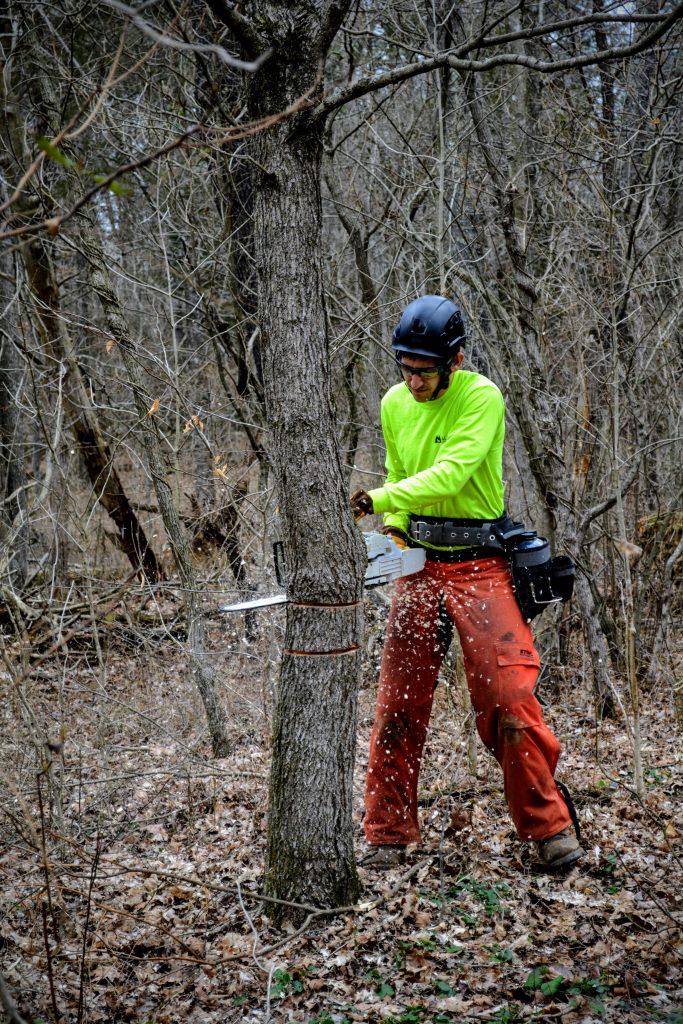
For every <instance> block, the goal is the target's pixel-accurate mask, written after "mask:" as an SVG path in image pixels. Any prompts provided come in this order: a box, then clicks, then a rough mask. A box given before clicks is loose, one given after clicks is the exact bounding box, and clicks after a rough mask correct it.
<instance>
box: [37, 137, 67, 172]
mask: <svg viewBox="0 0 683 1024" xmlns="http://www.w3.org/2000/svg"><path fill="white" fill-rule="evenodd" d="M36 143H37V146H38V149H40V150H42V152H43V153H44V154H45V156H47V157H49V158H50V160H54V161H55V163H57V164H61V165H62V167H73V166H74V161H73V160H72V159H71V158H70V157H68V156H67V155H66V153H62V151H61V149H60V148H59V146H55V145H54V143H52V142H50V140H49V139H47V138H46V137H45V136H44V135H39V136H38V138H37V139H36Z"/></svg>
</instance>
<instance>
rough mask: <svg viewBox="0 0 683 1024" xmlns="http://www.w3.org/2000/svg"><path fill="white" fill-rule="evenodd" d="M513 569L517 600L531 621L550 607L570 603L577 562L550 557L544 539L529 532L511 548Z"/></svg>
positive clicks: (562, 557)
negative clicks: (560, 603)
mask: <svg viewBox="0 0 683 1024" xmlns="http://www.w3.org/2000/svg"><path fill="white" fill-rule="evenodd" d="M509 556H510V570H511V572H512V582H513V586H514V589H515V597H516V598H517V603H518V604H519V607H520V609H521V611H522V615H523V616H524V618H525V619H526V620H527V622H529V621H530V620H531V619H534V618H536V616H537V615H540V614H541V612H542V611H544V610H545V609H546V608H547V607H548V605H551V604H558V603H559V602H563V603H564V602H565V601H568V600H569V598H570V597H571V596H572V591H573V589H574V563H573V562H572V560H571V558H568V557H567V556H566V555H557V556H556V557H555V558H551V557H550V544H549V543H548V541H547V540H546V539H545V537H539V536H537V535H536V534H535V533H533V532H531V531H527V532H526V533H525V534H523V535H522V536H521V537H520V538H519V539H518V540H517V543H516V544H515V545H514V546H513V547H512V548H511V550H510V552H509Z"/></svg>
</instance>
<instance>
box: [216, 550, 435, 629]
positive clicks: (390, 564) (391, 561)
mask: <svg viewBox="0 0 683 1024" xmlns="http://www.w3.org/2000/svg"><path fill="white" fill-rule="evenodd" d="M363 539H364V541H365V546H366V548H367V552H368V567H367V569H366V571H365V586H366V587H382V586H384V584H385V583H393V581H394V580H397V579H399V578H400V577H401V576H411V575H412V574H413V573H415V572H419V571H420V569H422V568H424V564H425V558H426V553H425V550H424V548H400V547H399V546H398V544H394V542H393V540H391V538H390V537H387V536H385V534H383V533H364V534H363ZM273 554H274V560H275V575H276V576H277V581H278V583H282V578H283V573H282V571H281V565H282V562H281V558H282V542H281V541H278V542H277V543H276V544H274V545H273ZM288 600H289V598H288V597H287V595H286V594H274V595H273V596H272V597H257V598H254V599H253V600H251V601H238V602H237V603H236V604H226V605H223V606H222V607H221V608H219V611H221V612H246V611H250V610H251V609H252V608H270V607H272V606H273V605H278V604H287V601H288Z"/></svg>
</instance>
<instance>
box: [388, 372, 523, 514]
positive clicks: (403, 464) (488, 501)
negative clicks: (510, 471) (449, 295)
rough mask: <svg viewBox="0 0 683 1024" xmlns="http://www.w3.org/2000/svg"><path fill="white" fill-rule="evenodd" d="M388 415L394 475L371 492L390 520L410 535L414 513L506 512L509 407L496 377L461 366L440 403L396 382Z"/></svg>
mask: <svg viewBox="0 0 683 1024" xmlns="http://www.w3.org/2000/svg"><path fill="white" fill-rule="evenodd" d="M381 413H382V432H383V434H384V441H385V444H386V470H387V477H386V482H385V484H384V486H383V487H378V488H376V489H374V490H372V491H370V492H369V494H370V497H371V498H372V504H373V507H374V510H375V512H380V513H382V512H383V513H384V514H385V515H384V522H385V525H387V526H397V527H399V528H400V529H402V530H405V531H406V532H408V526H409V523H410V515H411V513H413V514H417V513H421V514H422V515H427V516H440V517H442V518H445V519H451V518H458V519H489V518H497V517H498V516H500V515H502V513H503V500H504V499H503V478H502V472H503V441H504V439H505V407H504V404H503V396H502V395H501V393H500V391H499V390H498V388H497V387H496V385H495V384H494V383H493V382H492V381H490V380H488V379H487V378H486V377H482V376H481V374H478V373H470V372H469V371H467V370H458V371H457V372H456V373H455V374H454V376H453V378H452V380H451V383H450V385H449V387H448V389H447V390H446V391H445V392H444V393H443V394H442V395H440V396H439V397H438V398H437V399H436V400H435V401H433V402H417V401H416V400H415V399H414V398H413V396H412V395H411V393H410V391H409V389H408V388H407V387H406V385H405V384H403V383H401V384H396V385H395V386H394V387H392V388H390V389H389V391H387V393H386V395H385V396H384V398H383V399H382V406H381Z"/></svg>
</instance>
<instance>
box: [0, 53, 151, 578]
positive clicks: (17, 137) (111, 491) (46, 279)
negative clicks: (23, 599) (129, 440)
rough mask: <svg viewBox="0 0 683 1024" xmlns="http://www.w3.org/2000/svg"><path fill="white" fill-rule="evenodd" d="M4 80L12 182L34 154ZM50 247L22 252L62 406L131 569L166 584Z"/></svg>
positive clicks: (4, 139) (25, 201) (2, 136)
mask: <svg viewBox="0 0 683 1024" xmlns="http://www.w3.org/2000/svg"><path fill="white" fill-rule="evenodd" d="M3 70H6V69H3ZM0 78H1V79H2V82H0V99H1V100H2V107H3V112H4V114H5V119H4V122H0V143H1V144H2V149H3V150H4V153H5V154H12V157H13V159H10V158H9V157H8V156H7V155H5V158H4V161H3V163H4V164H5V165H6V169H7V170H8V171H11V175H12V176H14V173H15V172H16V170H17V169H20V168H22V166H23V167H28V165H29V164H30V153H29V150H28V145H27V142H26V131H25V126H24V125H22V124H20V117H19V111H18V104H17V100H16V97H15V96H14V94H13V93H12V92H11V90H10V87H9V81H8V80H7V79H9V75H7V76H5V75H2V76H0ZM10 180H11V178H10ZM14 209H15V210H16V218H17V220H19V221H22V220H24V221H25V220H30V219H32V218H33V217H35V216H36V213H37V209H38V206H37V200H36V197H35V196H34V195H32V194H31V193H30V192H27V193H26V194H24V195H23V196H22V197H21V198H20V199H19V201H18V202H17V203H16V205H15V207H14ZM52 247H53V243H52V242H51V240H49V239H48V238H47V237H46V236H44V235H42V234H41V235H37V236H35V237H33V238H31V237H29V238H27V239H25V240H24V241H23V242H22V243H21V244H20V246H19V251H20V253H21V258H22V261H23V264H24V267H25V270H26V276H27V279H28V283H29V287H30V290H31V295H32V298H33V304H34V312H35V321H36V327H37V330H38V333H39V334H40V336H41V339H42V341H43V344H44V345H45V347H46V350H47V352H48V353H49V356H50V358H51V359H52V360H53V362H54V365H55V369H57V368H58V367H59V366H63V367H64V369H65V371H66V372H65V374H64V390H63V396H62V400H63V402H64V408H65V411H66V414H67V416H68V419H69V426H70V428H71V431H72V433H73V436H74V440H75V442H76V445H77V447H78V451H79V454H80V455H81V457H82V459H83V462H84V465H85V468H86V471H87V473H88V477H89V479H90V482H91V483H92V486H93V492H94V494H95V497H96V498H97V500H98V501H99V502H100V504H101V505H102V507H103V508H104V509H105V510H106V511H107V512H108V514H109V515H110V516H111V518H112V519H113V521H114V523H115V524H116V527H117V531H118V541H119V544H120V546H121V549H122V550H123V551H124V552H125V554H126V556H127V558H128V560H129V561H130V563H131V565H132V566H133V567H134V568H135V569H142V571H143V572H144V574H145V576H146V577H147V579H148V580H150V581H152V582H156V581H158V580H161V579H163V578H164V573H163V569H162V567H161V565H160V563H159V562H158V561H157V558H156V555H155V554H154V551H153V550H152V548H151V546H150V544H149V542H148V540H147V537H146V536H145V532H144V530H143V529H142V526H141V525H140V523H139V521H138V518H137V516H136V514H135V512H134V511H133V508H132V506H131V504H130V502H129V500H128V496H127V494H126V492H125V490H124V488H123V484H122V482H121V480H120V478H119V475H118V473H117V471H116V467H115V466H114V463H113V459H112V454H111V450H110V448H109V445H108V444H107V442H106V440H105V437H104V433H103V431H102V428H101V426H100V422H99V419H98V416H97V413H96V411H95V409H94V408H93V406H92V402H91V401H90V396H89V394H88V389H87V387H86V384H85V381H84V379H83V373H82V371H81V367H80V365H79V362H78V356H77V352H76V348H75V346H74V343H73V339H72V337H71V334H70V333H69V329H68V327H67V322H66V319H65V318H64V317H63V316H62V314H61V311H60V302H59V285H58V283H57V277H56V274H55V267H54V260H53V253H52Z"/></svg>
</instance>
